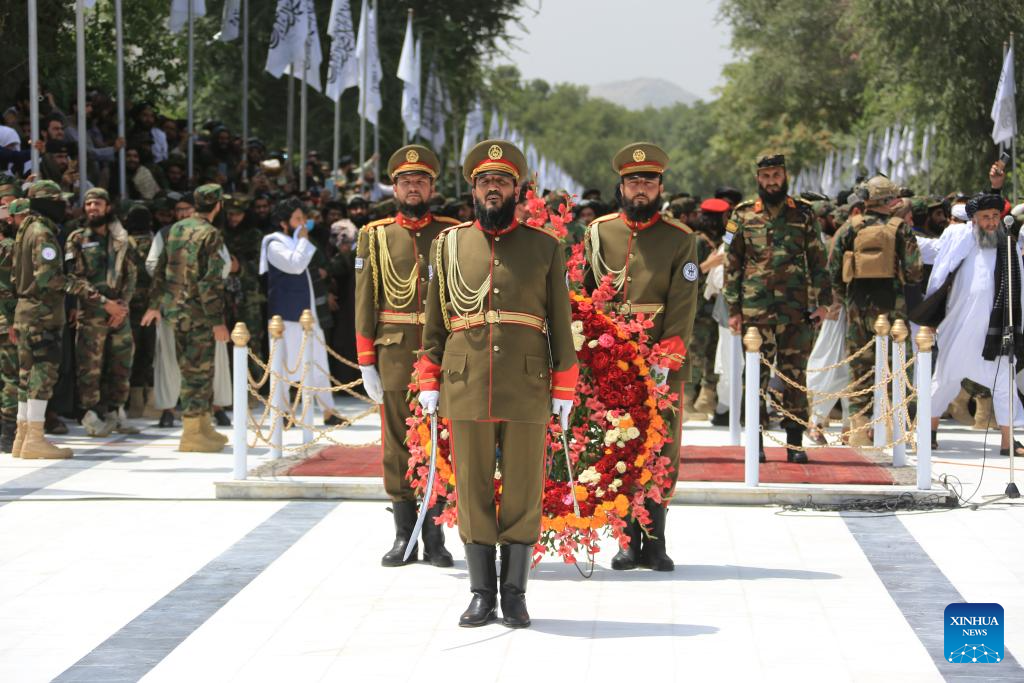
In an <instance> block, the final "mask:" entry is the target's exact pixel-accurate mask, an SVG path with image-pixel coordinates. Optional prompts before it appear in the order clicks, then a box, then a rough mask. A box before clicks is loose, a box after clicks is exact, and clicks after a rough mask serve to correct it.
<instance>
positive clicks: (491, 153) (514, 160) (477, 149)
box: [462, 140, 528, 183]
mask: <svg viewBox="0 0 1024 683" xmlns="http://www.w3.org/2000/svg"><path fill="white" fill-rule="evenodd" d="M527 171H528V169H527V164H526V156H525V155H524V154H523V152H522V150H520V149H519V148H518V147H516V146H515V145H513V144H512V143H511V142H509V141H508V140H484V141H483V142H479V143H477V144H476V145H474V146H473V149H471V150H469V153H468V154H466V159H465V161H463V162H462V176H463V177H464V178H465V179H466V181H467V182H470V183H472V182H473V179H474V178H476V177H477V176H478V175H480V174H481V173H507V174H508V175H510V176H512V177H513V178H515V180H516V182H519V180H520V179H522V178H526V175H527Z"/></svg>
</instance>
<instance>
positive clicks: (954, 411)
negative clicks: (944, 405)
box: [949, 387, 974, 427]
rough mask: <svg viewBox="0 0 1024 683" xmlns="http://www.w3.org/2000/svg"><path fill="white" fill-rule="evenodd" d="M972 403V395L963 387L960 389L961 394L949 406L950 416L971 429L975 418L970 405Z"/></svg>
mask: <svg viewBox="0 0 1024 683" xmlns="http://www.w3.org/2000/svg"><path fill="white" fill-rule="evenodd" d="M970 402H971V395H970V393H968V391H967V390H966V389H964V388H963V387H960V393H959V394H957V395H956V398H954V399H953V402H952V403H950V404H949V416H950V417H952V418H953V419H954V420H956V421H957V422H958V423H960V424H962V425H963V426H965V427H970V426H971V425H973V424H974V416H973V415H971V410H970V407H969V405H968V404H969V403H970Z"/></svg>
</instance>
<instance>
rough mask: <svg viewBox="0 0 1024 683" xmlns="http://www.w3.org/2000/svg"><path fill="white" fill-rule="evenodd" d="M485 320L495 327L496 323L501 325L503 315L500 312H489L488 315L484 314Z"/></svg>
mask: <svg viewBox="0 0 1024 683" xmlns="http://www.w3.org/2000/svg"><path fill="white" fill-rule="evenodd" d="M484 320H486V321H487V322H488V323H490V324H491V325H494V324H495V323H500V322H501V313H499V312H498V311H487V312H486V313H484Z"/></svg>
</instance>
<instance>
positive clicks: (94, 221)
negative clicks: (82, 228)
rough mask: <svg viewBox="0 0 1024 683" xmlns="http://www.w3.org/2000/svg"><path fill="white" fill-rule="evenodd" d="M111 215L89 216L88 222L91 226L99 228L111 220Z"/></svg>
mask: <svg viewBox="0 0 1024 683" xmlns="http://www.w3.org/2000/svg"><path fill="white" fill-rule="evenodd" d="M109 219H110V216H96V217H95V218H89V219H88V220H87V221H86V222H87V223H88V224H89V227H90V228H98V227H100V226H102V225H106V224H107V223H108V222H109Z"/></svg>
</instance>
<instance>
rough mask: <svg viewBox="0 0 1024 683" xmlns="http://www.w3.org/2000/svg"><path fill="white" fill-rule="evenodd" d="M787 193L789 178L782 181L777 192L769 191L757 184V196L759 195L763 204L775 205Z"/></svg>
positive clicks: (780, 201)
mask: <svg viewBox="0 0 1024 683" xmlns="http://www.w3.org/2000/svg"><path fill="white" fill-rule="evenodd" d="M787 194H789V178H786V179H785V180H783V181H782V187H780V188H779V190H778V192H769V191H768V190H766V189H764V187H763V186H761V185H760V184H758V186H757V196H758V197H760V198H761V201H763V202H764V203H765V204H771V205H773V206H777V205H779V204H781V203H782V201H783V200H784V199H785V198H786V195H787Z"/></svg>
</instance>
